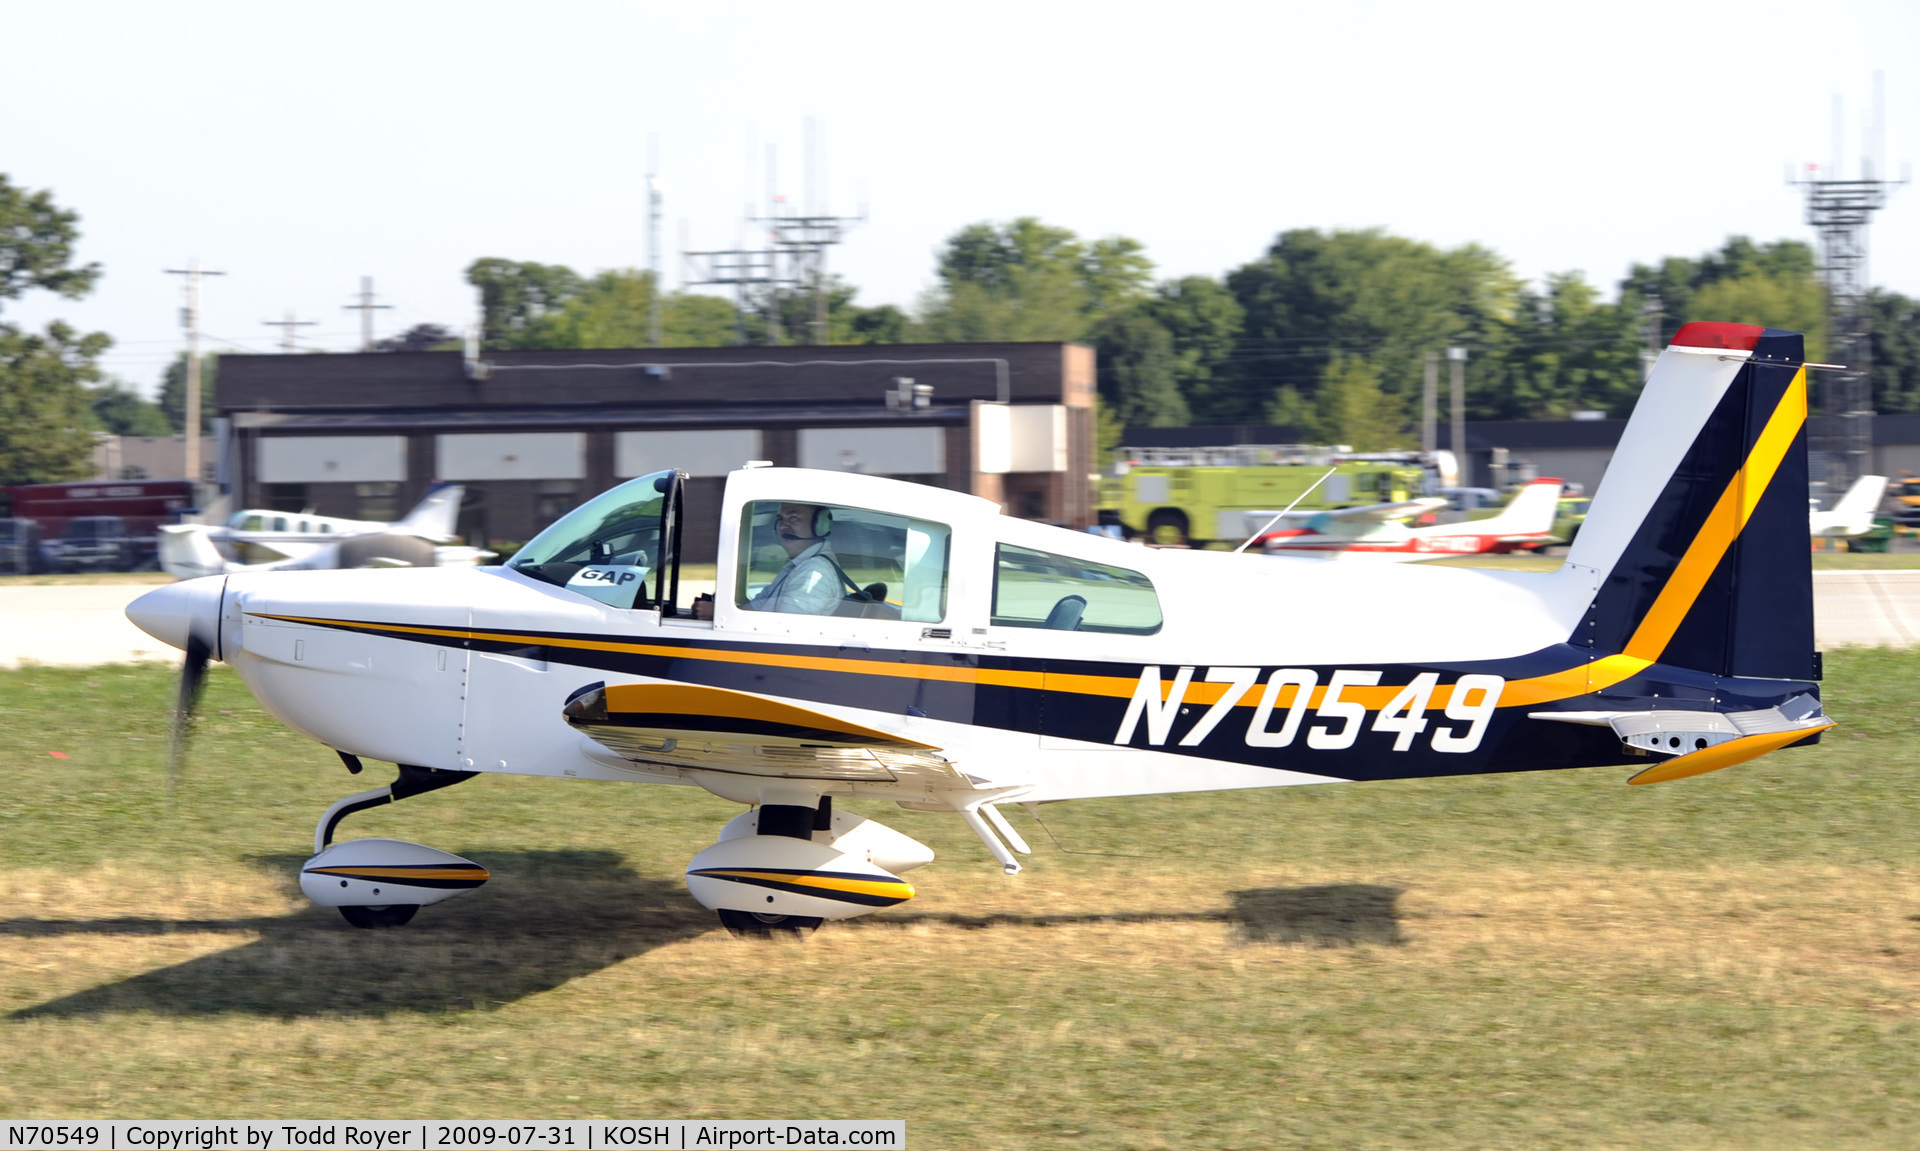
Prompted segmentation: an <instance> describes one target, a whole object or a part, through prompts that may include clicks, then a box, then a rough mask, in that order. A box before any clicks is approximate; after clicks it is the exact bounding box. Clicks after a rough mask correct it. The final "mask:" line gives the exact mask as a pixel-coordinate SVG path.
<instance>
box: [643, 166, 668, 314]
mask: <svg viewBox="0 0 1920 1151" xmlns="http://www.w3.org/2000/svg"><path fill="white" fill-rule="evenodd" d="M666 190H667V186H666V183H665V181H663V180H661V179H660V133H658V132H650V133H648V134H647V271H648V272H650V273H652V275H653V284H652V287H651V290H650V291H649V292H648V293H647V294H648V300H649V302H648V307H647V340H648V344H649V346H650V347H655V348H663V347H665V346H666V343H665V342H664V340H663V339H662V335H661V327H662V324H661V308H662V307H663V306H664V305H663V301H662V299H661V296H662V294H663V293H665V292H666V290H667V288H666V285H665V284H664V283H662V282H661V278H660V208H661V204H662V202H663V200H664V194H665V192H666Z"/></svg>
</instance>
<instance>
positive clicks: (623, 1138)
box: [0, 1119, 907, 1151]
mask: <svg viewBox="0 0 1920 1151" xmlns="http://www.w3.org/2000/svg"><path fill="white" fill-rule="evenodd" d="M0 1136H4V1137H5V1138H4V1139H0V1151H62V1149H65V1151H229V1149H232V1151H497V1149H500V1148H506V1149H510V1151H519V1149H522V1148H526V1149H534V1151H626V1149H627V1148H637V1147H649V1148H667V1149H669V1151H745V1149H748V1148H766V1147H873V1148H880V1149H882V1151H901V1149H902V1148H904V1147H906V1145H907V1124H906V1122H905V1121H904V1120H900V1119H791V1120H788V1119H782V1120H771V1119H760V1120H745V1119H734V1120H722V1121H713V1120H709V1121H702V1122H689V1121H686V1120H680V1119H650V1120H599V1119H596V1120H594V1121H592V1122H583V1121H579V1120H551V1119H542V1120H538V1121H526V1120H520V1121H509V1120H504V1119H500V1120H488V1121H480V1120H465V1119H460V1120H454V1119H445V1120H442V1119H434V1120H408V1121H401V1120H392V1119H319V1120H312V1119H309V1120H303V1121H299V1122H292V1123H288V1122H272V1123H269V1122H264V1121H261V1120H257V1119H254V1120H246V1119H233V1120H227V1119H222V1120H219V1121H213V1120H194V1119H157V1120H152V1121H139V1120H136V1121H133V1122H127V1121H124V1120H110V1121H106V1122H93V1121H80V1122H74V1121H72V1120H61V1121H58V1122H55V1121H46V1122H35V1121H31V1120H18V1121H10V1122H7V1123H5V1124H0Z"/></svg>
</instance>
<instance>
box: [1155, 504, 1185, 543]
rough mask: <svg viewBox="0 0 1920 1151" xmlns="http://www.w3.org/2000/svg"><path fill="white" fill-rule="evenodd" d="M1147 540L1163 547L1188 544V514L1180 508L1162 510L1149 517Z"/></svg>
mask: <svg viewBox="0 0 1920 1151" xmlns="http://www.w3.org/2000/svg"><path fill="white" fill-rule="evenodd" d="M1147 540H1148V541H1149V542H1151V543H1156V544H1160V545H1162V546H1169V547H1178V546H1182V545H1184V544H1186V542H1187V513H1185V512H1183V511H1181V510H1180V509H1179V508H1160V509H1158V510H1156V511H1155V512H1154V513H1153V514H1152V515H1150V516H1148V517H1147Z"/></svg>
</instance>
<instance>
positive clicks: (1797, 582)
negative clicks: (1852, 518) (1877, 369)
mask: <svg viewBox="0 0 1920 1151" xmlns="http://www.w3.org/2000/svg"><path fill="white" fill-rule="evenodd" d="M1802 344H1803V341H1802V338H1801V336H1800V335H1799V334H1798V333H1796V332H1785V331H1780V330H1777V329H1773V328H1759V327H1754V326H1752V325H1746V324H1705V323H1694V324H1688V325H1686V326H1685V327H1683V328H1681V329H1680V331H1679V333H1678V334H1676V335H1675V337H1674V340H1673V343H1672V345H1670V346H1669V347H1668V348H1667V350H1666V351H1664V352H1663V353H1661V355H1660V358H1659V360H1658V361H1657V362H1656V363H1655V365H1654V368H1653V372H1652V374H1651V375H1650V376H1649V377H1648V380H1647V386H1646V388H1645V390H1644V391H1643V392H1642V393H1641V397H1640V402H1639V404H1638V405H1637V406H1636V407H1635V409H1634V413H1633V418H1632V419H1631V420H1630V421H1628V424H1627V429H1626V432H1625V433H1624V434H1623V435H1622V436H1621V439H1620V446H1619V448H1618V449H1617V450H1616V451H1615V453H1614V456H1613V461H1612V463H1610V464H1609V465H1608V468H1607V475H1606V480H1605V482H1604V483H1602V485H1601V487H1600V490H1599V492H1597V493H1596V494H1595V496H1594V500H1593V504H1592V507H1591V509H1590V512H1589V514H1588V516H1587V520H1586V523H1585V524H1584V525H1582V527H1581V530H1580V536H1579V538H1578V540H1576V541H1575V544H1574V547H1573V549H1572V552H1571V554H1570V555H1569V556H1568V560H1567V562H1568V564H1569V566H1575V567H1579V568H1583V569H1586V570H1588V571H1590V572H1592V573H1593V574H1594V575H1595V576H1596V577H1598V580H1597V582H1598V590H1597V591H1596V592H1595V594H1594V597H1593V602H1592V604H1591V606H1590V607H1589V608H1588V611H1587V616H1586V619H1585V620H1583V621H1582V622H1581V624H1580V626H1579V627H1578V628H1577V629H1576V631H1575V633H1574V635H1573V637H1572V642H1574V643H1576V644H1581V645H1584V646H1588V647H1591V648H1593V649H1594V650H1595V651H1596V653H1606V654H1613V653H1622V654H1625V655H1627V656H1630V657H1633V658H1635V659H1643V660H1646V661H1648V662H1661V663H1668V664H1673V665H1677V666H1680V667H1686V668H1691V669H1694V670H1697V671H1704V672H1708V673H1711V674H1715V675H1737V676H1754V677H1761V678H1774V679H1807V678H1810V677H1811V676H1812V674H1813V662H1814V661H1813V574H1812V566H1811V560H1810V558H1809V552H1808V546H1807V511H1806V508H1807V449H1806V417H1807V382H1806V369H1805V366H1804V358H1805V357H1804V354H1803V351H1802Z"/></svg>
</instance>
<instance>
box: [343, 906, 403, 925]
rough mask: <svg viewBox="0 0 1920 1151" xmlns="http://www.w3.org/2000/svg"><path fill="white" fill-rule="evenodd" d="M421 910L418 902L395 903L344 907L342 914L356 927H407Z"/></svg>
mask: <svg viewBox="0 0 1920 1151" xmlns="http://www.w3.org/2000/svg"><path fill="white" fill-rule="evenodd" d="M419 910H420V905H419V904H417V903H393V904H388V905H387V906H385V907H342V908H341V909H340V916H341V918H343V919H345V920H346V921H347V922H348V923H351V924H353V925H354V926H355V927H368V928H378V927H405V926H406V925H407V924H408V923H409V922H410V921H411V920H412V919H413V916H414V913H415V912H417V911H419Z"/></svg>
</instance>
